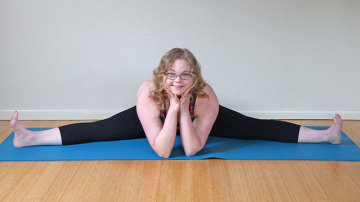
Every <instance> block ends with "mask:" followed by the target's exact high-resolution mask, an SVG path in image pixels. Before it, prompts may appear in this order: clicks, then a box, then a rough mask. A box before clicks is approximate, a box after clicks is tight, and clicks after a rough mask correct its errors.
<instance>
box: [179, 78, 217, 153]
mask: <svg viewBox="0 0 360 202" xmlns="http://www.w3.org/2000/svg"><path fill="white" fill-rule="evenodd" d="M204 91H205V92H206V94H207V95H208V96H207V97H204V98H200V97H199V98H198V99H197V101H196V106H195V114H197V118H196V119H195V120H194V122H191V118H190V113H189V99H190V98H189V97H188V95H185V94H184V96H183V97H182V98H181V99H182V100H181V101H182V102H181V108H180V120H179V122H180V133H181V141H182V145H183V148H184V151H185V154H186V155H187V156H193V155H195V154H196V153H197V152H198V151H200V150H201V149H202V148H203V147H204V145H205V143H206V140H207V138H208V136H209V134H210V131H211V128H212V126H213V125H214V122H215V120H216V117H217V115H218V112H219V102H218V99H217V97H216V95H215V93H214V91H213V89H212V88H211V87H210V86H209V85H206V87H205V89H204ZM185 98H186V100H185Z"/></svg>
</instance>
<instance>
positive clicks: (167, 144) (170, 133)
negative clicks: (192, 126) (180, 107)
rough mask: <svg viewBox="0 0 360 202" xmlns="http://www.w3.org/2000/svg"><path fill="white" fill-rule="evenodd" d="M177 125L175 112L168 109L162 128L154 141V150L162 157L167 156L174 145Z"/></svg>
mask: <svg viewBox="0 0 360 202" xmlns="http://www.w3.org/2000/svg"><path fill="white" fill-rule="evenodd" d="M176 127H177V113H176V112H171V111H169V112H168V114H167V117H166V119H165V122H164V125H163V128H162V129H161V131H160V132H159V134H158V135H157V136H156V138H155V141H154V148H153V149H154V151H155V152H156V153H157V154H158V155H159V156H160V157H162V158H169V157H170V154H171V151H172V149H173V147H174V143H175V138H176Z"/></svg>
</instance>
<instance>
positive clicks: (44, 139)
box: [10, 112, 61, 147]
mask: <svg viewBox="0 0 360 202" xmlns="http://www.w3.org/2000/svg"><path fill="white" fill-rule="evenodd" d="M10 125H11V127H12V128H13V129H14V133H15V136H14V140H13V144H14V146H15V147H27V146H34V145H61V135H60V131H59V128H53V129H50V130H44V131H30V130H28V129H26V128H25V127H24V126H22V125H21V124H20V123H19V121H18V112H15V113H14V116H13V117H12V118H11V121H10Z"/></svg>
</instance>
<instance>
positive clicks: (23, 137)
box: [10, 111, 33, 147]
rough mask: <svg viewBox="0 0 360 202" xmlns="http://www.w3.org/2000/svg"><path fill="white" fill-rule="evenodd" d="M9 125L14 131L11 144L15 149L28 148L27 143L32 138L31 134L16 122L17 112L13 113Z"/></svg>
mask: <svg viewBox="0 0 360 202" xmlns="http://www.w3.org/2000/svg"><path fill="white" fill-rule="evenodd" d="M10 125H11V127H12V128H13V130H14V133H15V136H14V140H13V144H14V146H15V147H26V146H29V142H31V139H32V137H33V132H32V131H30V130H28V129H26V128H25V127H24V126H22V125H21V124H20V123H19V121H18V112H17V111H15V113H14V115H13V117H12V118H11V120H10Z"/></svg>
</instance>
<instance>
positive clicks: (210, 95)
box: [195, 84, 219, 115]
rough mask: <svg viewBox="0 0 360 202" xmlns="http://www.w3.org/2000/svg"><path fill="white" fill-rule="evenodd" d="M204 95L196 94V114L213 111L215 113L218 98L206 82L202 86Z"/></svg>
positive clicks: (217, 108) (217, 107)
mask: <svg viewBox="0 0 360 202" xmlns="http://www.w3.org/2000/svg"><path fill="white" fill-rule="evenodd" d="M204 92H205V93H206V96H198V97H197V98H196V103H195V110H196V113H197V114H199V115H200V114H203V113H214V114H216V115H217V113H218V110H219V100H218V98H217V96H216V94H215V92H214V90H213V88H212V87H211V86H210V85H209V84H206V86H205V87H204Z"/></svg>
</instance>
